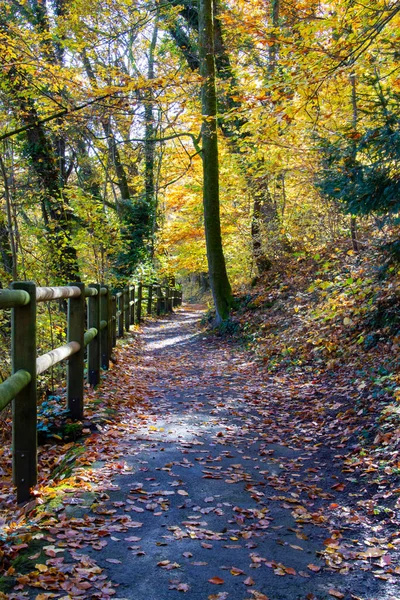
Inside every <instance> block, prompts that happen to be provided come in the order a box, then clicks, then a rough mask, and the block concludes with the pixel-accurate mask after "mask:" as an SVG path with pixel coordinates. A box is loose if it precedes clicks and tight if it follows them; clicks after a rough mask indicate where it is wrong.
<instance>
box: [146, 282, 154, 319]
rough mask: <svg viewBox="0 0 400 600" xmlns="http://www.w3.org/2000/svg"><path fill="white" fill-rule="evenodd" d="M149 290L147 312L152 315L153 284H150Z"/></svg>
mask: <svg viewBox="0 0 400 600" xmlns="http://www.w3.org/2000/svg"><path fill="white" fill-rule="evenodd" d="M148 289H149V291H148V296H147V314H148V315H150V316H151V313H152V308H153V286H152V285H151V283H150V284H149V288H148Z"/></svg>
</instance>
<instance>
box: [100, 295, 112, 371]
mask: <svg viewBox="0 0 400 600" xmlns="http://www.w3.org/2000/svg"><path fill="white" fill-rule="evenodd" d="M102 288H104V289H105V294H102V295H101V298H100V319H101V321H105V322H106V326H105V327H103V328H102V330H101V333H100V349H101V368H102V369H108V368H109V366H110V353H109V350H108V348H109V341H108V340H109V337H110V336H111V318H110V314H109V300H108V296H109V294H110V290H109V289H108V286H107V285H103V286H102Z"/></svg>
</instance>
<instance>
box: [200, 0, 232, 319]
mask: <svg viewBox="0 0 400 600" xmlns="http://www.w3.org/2000/svg"><path fill="white" fill-rule="evenodd" d="M199 51H200V52H199V53H200V74H201V76H202V77H203V83H202V93H201V106H202V117H203V122H202V128H201V139H202V158H203V206H204V228H205V235H206V246H207V259H208V272H209V276H210V284H211V290H212V294H213V298H214V304H215V309H216V320H217V323H220V322H222V321H224V320H226V319H227V318H228V317H229V309H230V307H231V305H232V290H231V286H230V283H229V279H228V275H227V272H226V265H225V257H224V253H223V249H222V237H221V221H220V213H219V165H218V136H217V95H216V88H215V56H214V27H213V2H212V0H199Z"/></svg>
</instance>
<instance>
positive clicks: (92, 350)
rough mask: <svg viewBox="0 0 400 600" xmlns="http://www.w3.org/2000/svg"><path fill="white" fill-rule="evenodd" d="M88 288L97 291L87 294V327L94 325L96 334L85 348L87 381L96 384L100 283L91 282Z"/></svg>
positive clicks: (97, 377)
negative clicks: (90, 294) (93, 293)
mask: <svg viewBox="0 0 400 600" xmlns="http://www.w3.org/2000/svg"><path fill="white" fill-rule="evenodd" d="M89 288H90V289H92V290H94V291H96V292H97V293H96V294H95V295H93V296H89V299H88V329H91V328H92V327H94V328H95V329H97V335H96V337H95V338H93V340H92V341H91V342H90V344H89V346H88V350H87V354H88V382H89V384H90V385H93V386H94V385H97V384H98V383H99V381H100V362H101V359H100V338H101V331H100V302H101V297H100V289H101V288H100V285H98V284H97V283H91V284H90V285H89Z"/></svg>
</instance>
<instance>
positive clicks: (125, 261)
mask: <svg viewBox="0 0 400 600" xmlns="http://www.w3.org/2000/svg"><path fill="white" fill-rule="evenodd" d="M121 216H122V228H121V238H122V242H123V247H122V249H121V251H120V252H118V254H117V255H116V257H115V266H114V271H115V273H116V275H117V277H118V278H124V277H127V276H129V275H131V274H132V273H133V272H134V270H135V267H137V266H138V265H139V264H140V263H142V262H144V263H146V262H148V260H149V258H151V255H152V250H153V242H152V235H153V223H154V207H153V206H150V205H149V203H148V202H147V201H146V199H145V198H139V199H137V200H135V201H132V202H131V201H129V202H124V204H123V209H122V211H121Z"/></svg>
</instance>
